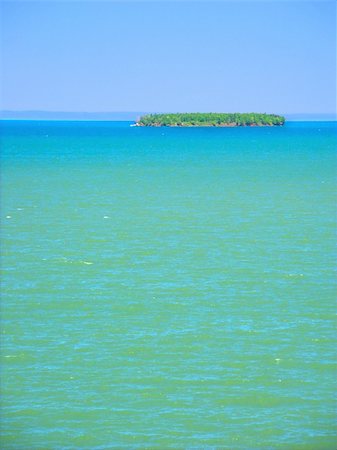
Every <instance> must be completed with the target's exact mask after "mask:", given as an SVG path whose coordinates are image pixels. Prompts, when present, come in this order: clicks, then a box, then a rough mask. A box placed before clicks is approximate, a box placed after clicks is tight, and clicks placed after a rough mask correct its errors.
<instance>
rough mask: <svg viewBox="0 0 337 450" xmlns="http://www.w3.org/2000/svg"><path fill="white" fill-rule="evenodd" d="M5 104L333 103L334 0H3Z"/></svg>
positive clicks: (319, 106)
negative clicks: (150, 0)
mask: <svg viewBox="0 0 337 450" xmlns="http://www.w3.org/2000/svg"><path fill="white" fill-rule="evenodd" d="M1 16H2V27H1V60H2V61H1V62H2V78H1V79H0V85H1V109H2V110H14V111H23V110H45V111H65V112H69V111H81V112H84V111H85V112H94V111H95V112H106V111H144V112H183V111H191V112H193V111H217V112H234V111H238V112H246V111H258V112H270V113H281V114H292V113H322V114H323V113H330V114H333V113H335V112H336V3H335V2H334V1H329V0H327V1H324V0H323V1H322V0H320V1H319V0H316V1H313V2H310V1H296V0H293V1H246V2H244V1H238V0H236V1H217V2H216V1H215V2H212V1H207V2H206V1H205V2H203V1H197V2H193V1H179V2H177V1H170V2H163V1H156V2H154V1H152V2H142V1H139V0H138V1H133V2H131V1H130V2H129V1H125V0H124V1H97V0H96V1H72V2H69V1H65V0H63V1H44V2H42V1H38V2H30V1H27V0H26V1H23V0H22V1H18V2H17V1H2V3H1Z"/></svg>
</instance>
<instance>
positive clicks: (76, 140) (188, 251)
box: [1, 121, 337, 450]
mask: <svg viewBox="0 0 337 450" xmlns="http://www.w3.org/2000/svg"><path fill="white" fill-rule="evenodd" d="M336 131H337V125H336V123H327V122H326V123H318V122H316V123H309V122H308V123H289V124H286V125H285V126H284V127H282V128H233V129H230V128H212V129H207V128H206V129H205V128H192V129H191V128H187V129H175V128H136V127H130V123H128V122H111V123H109V122H15V121H12V122H11V121H8V122H2V123H1V132H2V140H1V147H2V180H1V187H2V194H1V195H2V198H1V217H2V272H3V283H2V309H1V333H2V334H1V356H2V365H1V368H2V373H1V390H2V400H1V430H2V441H1V449H4V450H7V449H14V450H19V449H20V450H21V449H22V450H27V449H29V450H37V449H39V450H40V449H41V450H42V449H43V450H46V449H111V448H125V449H170V448H172V449H207V450H210V449H249V450H251V449H289V450H290V449H291V450H295V449H296V450H297V449H303V450H304V449H305V450H307V449H318V450H322V449H329V450H330V449H331V450H332V449H335V448H336V446H337V441H336V396H335V392H336V373H337V372H336V321H335V319H336V315H335V312H336V295H335V289H336V286H335V280H336V278H335V275H334V257H335V252H334V248H333V244H334V232H335V228H336V209H335V199H336V190H335V176H336Z"/></svg>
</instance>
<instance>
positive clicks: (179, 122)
mask: <svg viewBox="0 0 337 450" xmlns="http://www.w3.org/2000/svg"><path fill="white" fill-rule="evenodd" d="M284 122H285V118H284V117H283V116H278V115H276V114H264V113H263V114H262V113H176V114H146V115H144V116H142V117H140V118H139V120H137V122H136V124H135V125H136V126H138V127H265V126H268V127H271V126H280V125H283V124H284Z"/></svg>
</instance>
